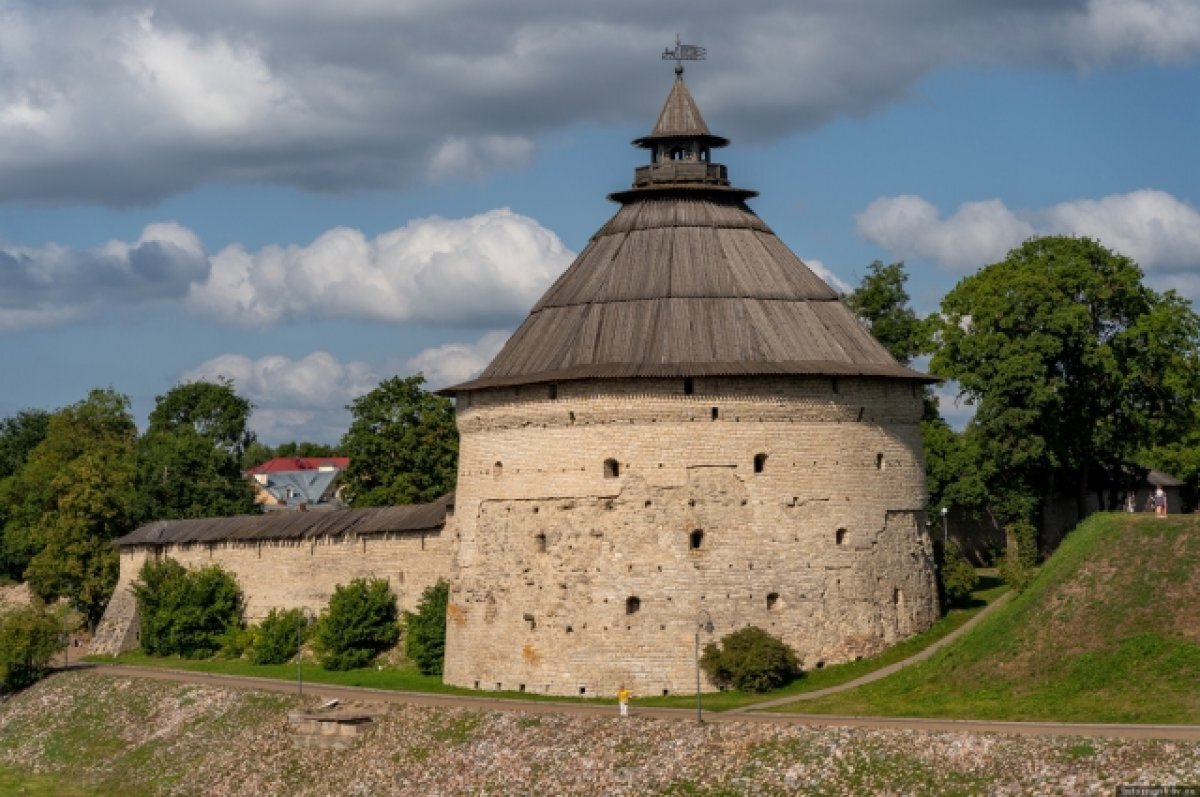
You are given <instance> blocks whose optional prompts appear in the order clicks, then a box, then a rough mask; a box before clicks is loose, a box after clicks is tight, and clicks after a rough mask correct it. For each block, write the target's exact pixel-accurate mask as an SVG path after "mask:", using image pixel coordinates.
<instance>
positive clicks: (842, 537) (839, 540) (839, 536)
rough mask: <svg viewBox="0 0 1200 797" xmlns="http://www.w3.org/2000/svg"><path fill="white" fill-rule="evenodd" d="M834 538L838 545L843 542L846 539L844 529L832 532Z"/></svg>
mask: <svg viewBox="0 0 1200 797" xmlns="http://www.w3.org/2000/svg"><path fill="white" fill-rule="evenodd" d="M834 539H835V540H836V541H837V544H838V545H841V544H842V543H844V542H845V541H846V530H845V529H838V530H837V532H836V533H835V534H834Z"/></svg>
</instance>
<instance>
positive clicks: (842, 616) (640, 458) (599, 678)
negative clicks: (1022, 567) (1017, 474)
mask: <svg viewBox="0 0 1200 797" xmlns="http://www.w3.org/2000/svg"><path fill="white" fill-rule="evenodd" d="M689 387H691V389H692V392H691V393H688V392H686V388H685V384H684V380H682V379H664V380H645V379H642V380H613V381H608V382H574V383H564V384H560V385H555V386H550V385H539V386H525V387H521V388H515V389H504V390H491V391H480V392H478V393H472V394H470V395H468V396H463V397H460V399H459V404H458V422H459V429H460V433H461V444H460V455H459V477H458V489H457V493H456V502H455V503H456V512H455V515H456V518H455V531H456V533H457V534H458V535H459V537H460V538H461V539H460V540H459V541H458V559H457V564H456V566H455V568H454V574H455V575H454V578H453V579H452V581H451V605H450V610H449V621H448V636H447V658H446V681H447V682H448V683H452V684H457V685H461V686H467V687H478V688H481V689H512V690H522V689H523V690H526V691H536V692H543V693H551V694H581V693H583V694H589V695H590V694H611V693H612V692H615V690H616V689H617V687H618V686H619V685H621V684H625V685H627V686H629V687H630V688H632V689H633V690H634V691H635V693H640V694H661V693H663V692H671V693H674V692H680V691H691V690H693V689H694V688H695V659H694V653H695V651H694V646H695V643H696V638H695V634H696V631H697V628H698V625H699V622H700V621H702V620H705V619H707V618H708V617H711V619H712V621H713V624H714V626H715V630H714V632H713V633H712V634H711V635H710V634H708V633H704V632H702V633H701V638H700V644H701V646H703V645H704V644H705V643H707V642H708V641H716V640H717V639H719V638H720V637H722V636H724V635H726V634H728V633H729V632H731V631H733V630H735V629H737V628H740V627H743V626H745V625H758V626H760V627H762V628H764V629H766V630H768V631H770V632H771V633H774V634H776V635H778V636H780V637H782V638H783V639H784V640H785V641H786V642H787V643H788V644H790V645H792V646H793V647H794V648H795V649H796V650H797V652H798V653H799V654H800V656H801V658H802V659H803V663H804V666H805V667H806V668H815V667H820V666H823V665H824V664H832V663H835V662H839V661H845V660H849V659H853V658H855V657H858V656H865V655H868V654H870V653H873V652H875V651H877V650H879V649H881V648H882V647H884V646H886V645H889V644H892V643H894V642H896V641H898V640H900V639H903V638H905V637H907V636H910V635H912V634H915V633H918V632H920V631H922V630H924V629H926V628H928V627H929V625H931V624H932V622H933V621H934V619H936V616H937V597H936V590H935V587H934V579H933V562H932V551H931V545H930V542H929V539H928V535H927V533H926V531H925V523H924V509H923V508H924V501H925V485H924V465H923V462H922V457H921V442H920V431H919V426H918V421H919V418H920V412H921V391H920V388H919V386H916V385H913V384H911V383H907V382H900V381H889V380H882V379H865V378H841V379H837V380H832V379H828V378H805V379H796V378H779V379H745V378H743V379H700V378H697V379H695V380H692V382H691V384H690V385H689ZM606 462H607V464H606Z"/></svg>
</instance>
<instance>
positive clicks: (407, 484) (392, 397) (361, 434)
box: [341, 374, 458, 506]
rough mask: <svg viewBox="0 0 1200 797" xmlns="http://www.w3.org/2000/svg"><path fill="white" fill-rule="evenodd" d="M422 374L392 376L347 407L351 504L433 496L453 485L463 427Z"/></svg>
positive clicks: (345, 441)
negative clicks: (427, 387)
mask: <svg viewBox="0 0 1200 797" xmlns="http://www.w3.org/2000/svg"><path fill="white" fill-rule="evenodd" d="M424 383H425V378H424V377H423V376H421V375H420V374H417V375H416V376H410V377H408V378H400V377H393V378H391V379H387V380H385V381H384V382H382V383H381V384H380V385H379V387H377V388H375V389H374V390H372V391H371V392H370V393H367V394H366V395H365V396H362V397H361V398H358V399H355V400H354V402H353V403H352V404H350V406H349V407H348V409H349V410H350V413H351V414H352V415H353V418H354V420H353V421H352V422H351V424H350V429H349V430H348V431H347V432H346V435H345V437H343V438H342V443H341V451H342V454H343V456H347V457H349V458H350V465H349V466H348V467H347V468H346V472H345V474H344V478H345V482H346V498H347V502H348V503H349V504H350V505H351V506H387V505H390V504H413V503H423V502H427V501H433V500H435V499H437V498H439V497H441V496H442V495H445V494H446V493H448V492H449V491H451V490H453V489H454V482H455V478H456V476H457V468H458V430H457V427H456V426H455V423H454V407H453V406H452V405H451V403H450V401H449V400H448V399H444V398H442V397H440V396H435V395H433V394H432V393H428V392H426V391H425V390H424V389H422V387H421V385H422V384H424Z"/></svg>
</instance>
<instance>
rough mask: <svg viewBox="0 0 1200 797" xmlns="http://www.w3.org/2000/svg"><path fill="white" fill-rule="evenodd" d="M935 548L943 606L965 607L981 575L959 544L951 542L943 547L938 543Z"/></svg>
mask: <svg viewBox="0 0 1200 797" xmlns="http://www.w3.org/2000/svg"><path fill="white" fill-rule="evenodd" d="M934 548H935V549H936V553H937V560H938V588H939V591H940V592H941V593H942V603H943V606H945V607H946V608H950V607H952V606H965V605H966V604H967V602H968V601H969V600H970V598H971V593H972V592H973V591H974V590H975V586H976V585H977V584H978V583H979V575H978V574H977V573H976V572H975V568H973V567H971V563H970V562H968V561H967V557H966V556H964V555H963V552H962V549H961V548H959V547H958V543H956V542H954V541H953V540H950V541H949V542H948V543H947V544H945V545H943V544H942V543H941V541H938V542H937V543H935V545H934Z"/></svg>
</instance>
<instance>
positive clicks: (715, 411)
mask: <svg viewBox="0 0 1200 797" xmlns="http://www.w3.org/2000/svg"><path fill="white" fill-rule="evenodd" d="M719 417H721V411H720V410H719V409H717V408H716V407H713V408H712V419H713V420H714V421H715V420H716V419H717V418H719Z"/></svg>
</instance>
